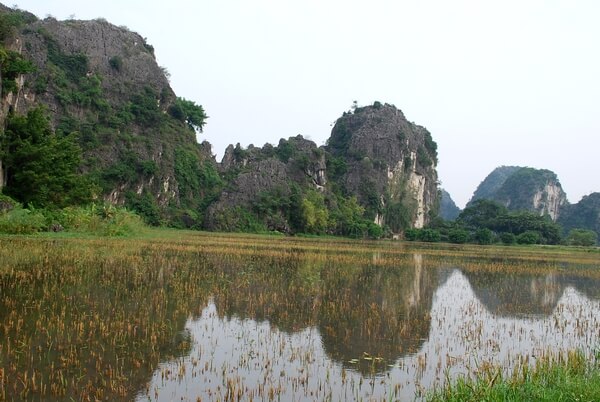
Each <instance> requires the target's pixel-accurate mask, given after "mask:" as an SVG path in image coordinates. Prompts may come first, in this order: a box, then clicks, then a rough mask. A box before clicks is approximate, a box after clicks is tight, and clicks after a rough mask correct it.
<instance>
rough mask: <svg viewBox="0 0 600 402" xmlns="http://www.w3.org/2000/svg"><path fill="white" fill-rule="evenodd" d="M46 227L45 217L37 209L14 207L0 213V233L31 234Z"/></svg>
mask: <svg viewBox="0 0 600 402" xmlns="http://www.w3.org/2000/svg"><path fill="white" fill-rule="evenodd" d="M45 228H46V218H45V217H44V215H42V214H41V213H39V212H37V211H30V210H28V209H23V208H20V207H18V206H17V207H15V208H13V209H11V210H10V211H8V212H4V213H0V233H7V234H33V233H38V232H41V231H43V230H44V229H45Z"/></svg>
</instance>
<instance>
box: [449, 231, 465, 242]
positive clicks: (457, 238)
mask: <svg viewBox="0 0 600 402" xmlns="http://www.w3.org/2000/svg"><path fill="white" fill-rule="evenodd" d="M448 241H450V243H456V244H464V243H466V242H468V241H469V232H467V231H466V230H464V229H452V230H450V232H449V233H448Z"/></svg>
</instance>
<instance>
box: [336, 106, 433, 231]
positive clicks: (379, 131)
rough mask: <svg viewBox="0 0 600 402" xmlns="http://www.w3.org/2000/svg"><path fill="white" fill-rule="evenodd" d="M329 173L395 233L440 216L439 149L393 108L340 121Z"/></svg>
mask: <svg viewBox="0 0 600 402" xmlns="http://www.w3.org/2000/svg"><path fill="white" fill-rule="evenodd" d="M326 149H327V151H328V152H329V153H330V154H331V155H332V165H334V166H336V168H337V167H339V166H342V167H343V168H342V169H339V168H337V169H334V171H333V172H331V173H330V176H331V177H332V180H335V181H336V182H337V183H338V184H339V186H340V187H341V188H342V189H343V191H345V192H347V193H352V194H357V195H358V197H359V200H360V201H361V203H362V204H363V205H365V206H366V208H367V212H368V213H370V214H371V215H372V218H373V219H374V221H375V222H377V223H378V224H385V225H388V226H390V227H391V228H392V230H393V231H401V230H402V229H403V228H406V227H416V228H421V227H423V226H424V225H425V224H426V223H427V222H428V221H429V219H430V216H431V215H432V214H435V213H437V204H438V199H437V172H436V169H435V167H436V163H437V145H436V144H435V142H434V141H433V140H432V138H431V134H430V133H429V132H428V131H427V130H426V129H425V128H424V127H421V126H418V125H416V124H414V123H410V122H409V121H408V120H406V118H405V117H404V114H403V113H402V111H400V110H398V109H397V108H396V107H394V106H393V105H388V104H385V105H382V104H380V103H379V102H376V103H375V104H374V105H373V106H368V107H361V108H356V109H355V110H354V111H353V112H351V113H345V114H344V116H342V117H341V118H340V119H338V120H337V122H336V124H335V126H334V128H333V131H332V133H331V138H330V139H329V141H328V143H327V147H326Z"/></svg>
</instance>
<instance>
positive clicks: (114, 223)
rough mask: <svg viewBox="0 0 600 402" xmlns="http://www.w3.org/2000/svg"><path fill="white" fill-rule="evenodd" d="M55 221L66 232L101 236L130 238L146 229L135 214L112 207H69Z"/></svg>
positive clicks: (93, 205)
mask: <svg viewBox="0 0 600 402" xmlns="http://www.w3.org/2000/svg"><path fill="white" fill-rule="evenodd" d="M55 219H56V223H58V224H60V225H62V226H63V227H64V228H65V229H66V230H70V231H74V232H79V233H89V234H95V235H100V236H129V235H133V234H137V233H140V232H142V231H143V230H144V229H145V227H146V225H145V224H144V222H143V221H142V219H141V218H140V217H139V216H138V215H136V214H135V213H133V212H130V211H128V210H126V209H124V208H116V207H114V206H112V205H102V206H97V205H95V204H92V205H90V206H87V207H69V208H65V209H63V210H62V211H61V213H60V214H59V215H58V216H55Z"/></svg>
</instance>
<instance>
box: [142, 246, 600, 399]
mask: <svg viewBox="0 0 600 402" xmlns="http://www.w3.org/2000/svg"><path fill="white" fill-rule="evenodd" d="M422 259H423V258H422V256H421V255H419V254H414V256H413V264H408V265H406V266H403V267H400V268H397V269H380V270H373V269H371V268H364V269H358V270H357V271H356V272H355V275H356V277H354V278H353V279H348V280H347V282H346V283H340V282H339V281H337V284H336V285H337V286H340V285H342V286H341V287H338V288H336V289H335V290H334V289H322V290H321V293H322V294H319V295H317V296H316V297H317V298H322V299H321V300H318V301H317V302H316V303H317V304H318V305H319V308H320V309H327V308H328V306H329V307H331V305H332V304H335V303H336V300H335V298H333V299H331V300H327V298H328V295H333V294H339V295H340V298H339V300H340V302H341V304H342V306H343V307H341V308H340V307H339V306H338V307H334V310H336V313H335V314H332V313H331V312H328V311H319V308H317V310H316V311H311V314H313V315H314V324H312V322H313V321H312V320H311V321H310V322H311V324H308V325H306V323H303V322H298V323H293V318H292V319H291V321H292V327H294V328H295V329H292V330H290V328H289V325H290V323H287V327H288V328H283V329H282V328H280V327H279V326H278V325H277V324H276V323H274V322H272V321H271V320H270V319H269V315H268V314H267V315H266V316H262V315H261V316H260V317H257V316H255V315H253V314H252V312H250V311H254V309H253V308H252V307H250V308H248V309H245V308H244V306H245V302H244V301H237V302H234V306H230V308H224V309H222V308H220V307H219V300H215V299H213V298H211V299H210V300H209V301H208V303H207V304H206V306H205V307H204V309H203V310H202V313H201V314H200V316H199V317H195V318H190V319H189V320H188V321H187V323H186V325H185V330H186V331H187V332H188V333H189V335H190V337H191V339H192V341H193V347H192V350H191V352H190V353H189V354H188V355H186V356H182V357H180V358H178V359H175V360H173V361H168V362H164V363H161V364H160V366H159V368H158V369H157V370H156V371H155V373H154V375H153V377H152V380H151V382H150V385H149V386H148V387H147V389H146V391H145V392H142V393H140V395H138V400H139V401H143V400H161V401H169V400H173V401H175V400H192V401H195V400H197V399H198V398H200V399H201V400H227V399H228V398H230V397H234V398H237V397H241V398H242V399H245V400H250V399H253V400H268V399H272V398H273V399H276V400H286V401H304V400H386V401H387V400H390V399H391V400H413V399H415V398H417V399H419V397H421V396H423V395H424V394H425V393H426V391H428V390H431V389H433V388H434V387H440V386H442V385H443V384H444V382H445V381H446V379H447V378H451V379H455V378H457V376H459V375H463V376H470V375H473V374H475V373H477V372H482V371H486V370H487V371H490V370H495V369H496V368H501V369H502V371H503V372H504V374H507V375H510V373H512V372H513V370H515V369H518V368H520V367H522V365H523V364H530V365H532V364H534V363H535V361H536V359H538V358H540V357H542V356H547V355H555V354H557V353H561V352H564V351H568V350H575V349H579V350H582V351H585V352H586V353H588V355H589V356H590V358H593V353H592V351H593V350H594V348H595V347H596V346H597V345H599V344H600V343H599V342H598V341H599V339H598V338H599V336H600V300H599V299H598V295H599V290H598V289H600V286H599V285H600V282H598V281H594V280H591V279H588V278H578V277H576V276H568V275H557V274H555V273H550V274H515V273H513V274H506V273H477V272H463V271H462V270H461V267H460V266H454V267H443V268H437V269H433V270H431V269H426V268H424V267H423V263H422ZM358 278H360V279H358ZM342 282H343V281H342ZM357 284H362V285H363V286H364V288H362V289H358V288H357V287H356V285H357ZM321 285H325V286H329V285H333V284H330V283H325V284H321ZM344 285H346V286H344ZM249 288H250V289H245V290H244V291H242V292H241V293H242V294H246V296H248V298H247V299H246V301H247V302H248V304H252V303H253V300H254V299H255V298H258V299H260V298H261V297H262V298H264V299H269V300H273V299H274V298H272V297H269V296H268V295H264V294H263V293H262V292H265V291H267V292H268V291H269V290H268V289H265V288H264V287H262V288H261V287H260V286H259V287H257V288H256V289H251V288H252V286H250V287H249ZM348 293H353V294H354V297H351V298H349V299H348V298H346V297H345V296H344V295H347V294H348ZM291 296H293V295H290V297H291ZM323 299H325V300H323ZM288 302H289V300H286V302H285V303H284V304H286V303H288ZM259 303H260V302H259ZM226 304H229V303H226ZM313 306H314V304H313ZM313 306H310V305H308V306H307V308H311V307H313ZM269 308H270V309H272V311H277V310H278V307H277V306H270V307H269ZM284 308H285V307H284ZM282 314H284V313H282V312H278V313H277V314H275V316H278V315H279V316H280V315H282ZM275 321H277V318H275Z"/></svg>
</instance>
